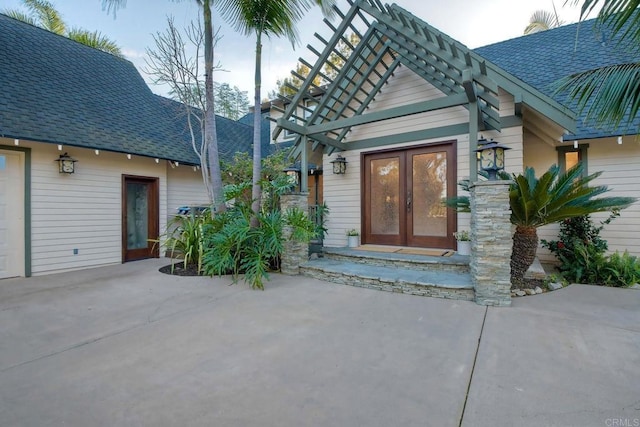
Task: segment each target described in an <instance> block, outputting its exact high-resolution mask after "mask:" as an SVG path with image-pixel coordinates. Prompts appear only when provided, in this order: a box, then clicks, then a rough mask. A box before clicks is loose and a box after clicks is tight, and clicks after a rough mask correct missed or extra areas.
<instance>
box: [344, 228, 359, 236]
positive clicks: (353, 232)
mask: <svg viewBox="0 0 640 427" xmlns="http://www.w3.org/2000/svg"><path fill="white" fill-rule="evenodd" d="M359 235H360V232H359V231H358V230H356V229H355V228H352V229H351V230H347V236H359Z"/></svg>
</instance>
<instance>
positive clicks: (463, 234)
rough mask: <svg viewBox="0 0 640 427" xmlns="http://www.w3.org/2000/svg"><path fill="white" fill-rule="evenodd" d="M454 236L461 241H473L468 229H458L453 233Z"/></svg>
mask: <svg viewBox="0 0 640 427" xmlns="http://www.w3.org/2000/svg"><path fill="white" fill-rule="evenodd" d="M453 237H455V238H456V240H457V241H459V242H469V241H471V235H470V234H469V231H468V230H458V231H456V232H455V233H453Z"/></svg>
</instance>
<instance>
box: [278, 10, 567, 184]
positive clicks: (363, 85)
mask: <svg viewBox="0 0 640 427" xmlns="http://www.w3.org/2000/svg"><path fill="white" fill-rule="evenodd" d="M349 4H350V6H351V7H350V8H349V10H348V11H347V12H346V13H343V12H342V11H340V10H339V9H338V8H337V7H334V10H335V12H336V14H337V15H338V16H339V17H340V18H341V22H340V23H339V25H337V26H334V25H332V24H331V22H329V21H328V20H327V19H325V20H324V22H325V24H326V25H328V26H329V28H330V29H331V31H332V33H333V35H332V37H331V38H330V39H329V40H325V39H324V38H323V37H321V36H320V35H318V34H315V37H316V38H317V39H318V40H319V41H320V42H321V43H322V45H324V49H322V51H320V50H317V49H315V48H314V47H313V46H310V45H309V46H308V48H309V50H310V51H311V52H312V53H313V54H314V55H315V56H316V60H315V62H314V63H313V64H311V63H310V62H308V61H305V60H304V59H302V58H300V62H301V63H302V64H304V65H306V66H307V67H308V68H309V69H310V72H309V75H308V76H306V77H305V76H300V75H298V74H296V73H295V72H294V73H293V75H294V77H297V78H298V79H300V80H301V81H302V83H301V84H300V86H299V87H293V86H292V87H291V89H292V90H293V91H294V92H295V95H293V96H291V97H285V98H284V99H283V102H284V105H285V108H284V109H281V110H280V111H281V113H282V117H280V118H278V119H277V121H276V123H277V126H276V128H275V130H274V133H273V135H272V136H273V138H274V139H276V138H277V137H278V135H279V133H280V132H281V131H282V130H284V129H286V130H287V131H289V132H292V133H294V134H296V139H295V148H294V151H293V156H294V157H295V158H300V162H301V168H302V170H306V167H307V163H308V157H309V150H313V151H316V150H323V153H324V154H332V153H333V152H336V151H345V150H352V149H366V148H373V147H377V146H381V145H388V144H393V143H402V142H409V141H415V140H420V139H430V138H439V137H446V136H451V135H460V134H465V133H468V134H469V142H470V144H469V156H471V157H470V158H472V159H473V158H475V155H476V154H475V152H474V150H476V148H477V144H476V141H477V139H478V132H479V131H482V130H496V131H500V130H501V129H503V128H506V127H512V126H518V125H521V124H522V108H523V106H525V105H526V106H527V107H528V108H530V109H532V110H535V111H536V112H537V113H539V114H541V115H543V116H545V117H546V118H548V119H550V120H551V121H553V122H555V123H556V124H557V125H558V126H560V127H562V128H564V129H566V130H568V131H573V130H574V128H575V114H574V113H573V112H571V111H570V110H569V109H567V108H566V107H564V106H562V105H561V104H559V103H557V102H556V101H554V100H553V99H552V98H550V97H548V96H546V95H544V94H543V93H541V92H540V91H538V90H537V89H535V88H533V87H531V86H530V85H528V84H526V83H525V82H523V81H522V80H519V79H518V78H516V77H514V76H513V75H511V74H509V73H507V72H506V71H504V70H502V69H500V68H499V67H497V66H496V65H494V64H492V63H490V62H488V61H486V60H485V59H484V58H482V57H481V56H480V55H478V54H476V53H474V52H473V51H472V50H470V49H469V48H467V47H466V46H464V45H463V44H461V43H459V42H457V41H455V40H453V39H452V38H450V37H449V36H447V35H446V34H444V33H442V32H441V31H439V30H437V29H435V28H434V27H432V26H430V25H429V24H427V23H426V22H424V21H422V20H421V19H419V18H417V17H416V16H414V15H412V14H411V13H409V12H408V11H406V10H405V9H403V8H401V7H399V6H397V5H395V4H394V5H391V6H389V5H383V4H382V3H381V2H380V1H379V0H355V1H354V0H349ZM351 33H354V34H356V35H357V37H358V38H359V40H360V41H359V42H358V43H357V44H356V45H354V44H352V43H351V42H350V41H349V34H351ZM339 44H341V45H343V46H347V48H348V50H349V51H350V54H349V55H348V56H347V55H345V54H343V53H341V52H340V50H339V49H338V46H339ZM335 55H337V56H338V57H340V58H341V59H342V60H343V61H344V64H343V66H342V67H340V68H339V69H338V68H337V67H336V66H335V65H334V64H333V63H332V62H331V61H330V58H331V57H335ZM400 66H405V67H408V68H409V69H410V70H411V71H413V72H414V73H415V74H417V75H418V76H420V77H421V78H423V79H424V80H425V81H426V82H428V83H430V84H431V85H433V86H434V87H436V88H437V89H439V90H440V91H441V92H442V93H443V94H444V96H443V97H440V98H437V99H432V100H427V101H422V102H417V103H413V104H408V105H403V106H400V107H395V108H389V109H386V110H384V111H375V112H370V113H366V110H367V108H368V107H369V105H370V104H371V102H372V101H373V100H374V98H375V97H376V96H377V95H378V94H379V93H380V92H381V91H382V90H383V87H384V85H385V84H386V83H387V81H388V80H389V79H390V78H391V76H393V73H394V71H395V70H396V69H397V68H398V67H400ZM326 67H330V68H333V69H335V71H336V75H335V77H334V78H331V77H330V76H328V75H327V74H326V73H324V72H323V70H324V69H326ZM318 77H320V78H321V79H322V80H323V81H324V82H326V84H323V85H317V84H314V81H316V80H317V78H318ZM498 88H502V89H503V90H505V91H506V92H508V93H510V94H512V95H513V96H514V101H515V114H514V115H512V116H506V117H505V116H502V117H501V116H500V114H499V110H500V100H499V97H498ZM309 100H313V101H314V102H317V105H316V107H315V108H313V109H311V108H309V107H308V106H307V104H306V103H307V102H308V101H309ZM457 106H462V107H464V108H466V109H467V110H468V111H469V120H468V122H467V123H460V124H454V125H447V126H442V127H435V128H429V129H424V130H419V131H412V132H406V133H398V134H395V135H392V136H389V137H377V138H368V139H361V140H357V141H353V140H348V139H347V134H348V132H349V131H350V129H351V128H352V127H354V126H360V125H364V124H368V123H374V122H380V121H384V120H390V119H394V118H398V117H404V116H409V115H413V114H419V113H425V112H430V111H436V110H441V109H446V108H450V107H457ZM274 108H276V109H277V107H274ZM301 112H303V113H302V114H301ZM469 164H470V177H476V176H477V170H476V162H475V161H471V162H469ZM306 189H307V177H306V174H302V179H301V190H303V191H305V190H306Z"/></svg>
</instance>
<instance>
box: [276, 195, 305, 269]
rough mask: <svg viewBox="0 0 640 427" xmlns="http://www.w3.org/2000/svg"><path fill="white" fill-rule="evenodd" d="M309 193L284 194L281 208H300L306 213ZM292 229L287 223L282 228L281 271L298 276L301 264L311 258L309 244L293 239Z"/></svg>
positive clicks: (284, 209) (284, 210) (281, 199)
mask: <svg viewBox="0 0 640 427" xmlns="http://www.w3.org/2000/svg"><path fill="white" fill-rule="evenodd" d="M307 197H308V193H290V194H284V195H282V197H281V198H280V209H281V210H282V212H286V211H287V210H289V209H294V208H297V209H300V210H301V211H302V212H304V213H305V214H306V213H307V211H308V209H309V208H308V202H307ZM292 231H293V230H292V229H291V227H290V226H287V225H285V226H284V227H283V228H282V236H283V237H284V248H283V250H282V256H281V259H280V271H281V272H282V274H287V275H290V276H297V275H298V274H300V265H301V264H302V263H304V262H306V261H307V259H308V258H309V244H308V243H307V242H296V241H293V240H291V234H292Z"/></svg>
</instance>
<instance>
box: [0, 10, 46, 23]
mask: <svg viewBox="0 0 640 427" xmlns="http://www.w3.org/2000/svg"><path fill="white" fill-rule="evenodd" d="M2 13H4V14H5V15H7V16H8V17H10V18H13V19H17V20H18V21H22V22H26V23H27V24H31V25H33V26H34V27H38V23H37V22H36V20H35V19H34V18H33V16H30V15H27V14H26V13H24V12H21V11H19V10H15V9H7V10H3V11H2Z"/></svg>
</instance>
